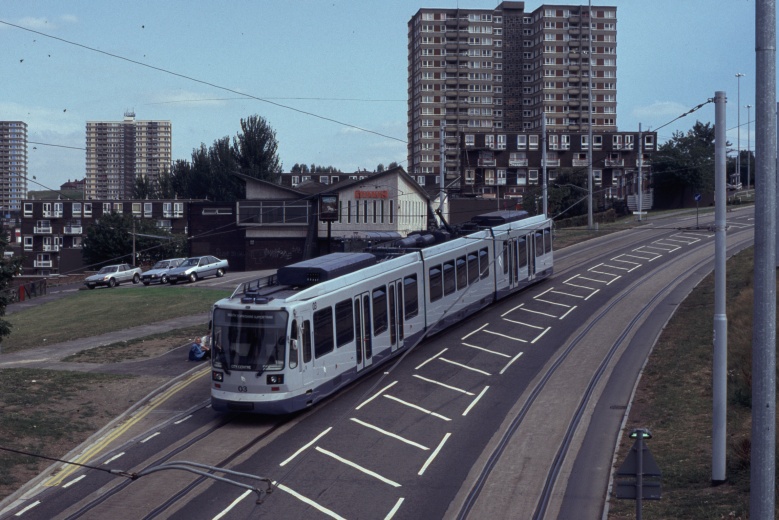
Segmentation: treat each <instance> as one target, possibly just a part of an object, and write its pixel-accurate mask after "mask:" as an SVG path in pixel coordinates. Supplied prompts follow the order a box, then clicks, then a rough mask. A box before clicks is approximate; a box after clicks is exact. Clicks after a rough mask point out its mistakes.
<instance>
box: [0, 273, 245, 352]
mask: <svg viewBox="0 0 779 520" xmlns="http://www.w3.org/2000/svg"><path fill="white" fill-rule="evenodd" d="M230 293H231V292H230V291H217V290H213V289H200V288H196V287H166V288H165V289H164V290H154V289H149V288H144V287H132V288H126V289H121V290H109V289H101V290H95V291H79V292H77V293H76V294H74V295H72V296H69V297H67V298H63V299H61V300H57V301H55V302H49V303H44V304H42V305H38V306H36V307H33V308H30V309H26V310H24V311H22V312H18V313H14V314H12V315H10V316H7V317H6V319H7V321H8V322H9V323H10V324H11V327H12V328H11V335H10V336H8V337H7V338H5V339H4V340H3V343H2V349H3V350H2V351H3V352H6V353H9V352H15V351H18V350H23V349H25V348H32V347H38V346H41V345H43V344H46V343H48V344H52V343H60V342H63V341H69V340H73V339H78V338H85V337H91V336H98V335H100V334H105V333H106V332H111V331H115V330H122V329H125V328H129V327H135V326H138V325H145V324H148V323H154V322H157V321H163V320H167V319H172V318H178V317H181V316H188V315H192V314H197V313H200V312H206V311H208V310H209V309H210V308H211V305H213V303H214V302H215V301H217V300H219V299H220V298H223V297H226V296H229V295H230ZM41 324H45V326H41Z"/></svg>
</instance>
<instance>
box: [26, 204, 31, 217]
mask: <svg viewBox="0 0 779 520" xmlns="http://www.w3.org/2000/svg"><path fill="white" fill-rule="evenodd" d="M24 216H25V217H32V202H25V203H24Z"/></svg>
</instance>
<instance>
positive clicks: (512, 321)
mask: <svg viewBox="0 0 779 520" xmlns="http://www.w3.org/2000/svg"><path fill="white" fill-rule="evenodd" d="M503 319H504V320H506V321H509V322H511V323H516V324H517V325H523V326H525V327H530V328H533V329H543V328H544V327H541V326H539V325H531V324H530V323H525V322H524V321H517V320H512V319H509V318H503ZM463 344H464V343H463ZM506 357H508V356H506Z"/></svg>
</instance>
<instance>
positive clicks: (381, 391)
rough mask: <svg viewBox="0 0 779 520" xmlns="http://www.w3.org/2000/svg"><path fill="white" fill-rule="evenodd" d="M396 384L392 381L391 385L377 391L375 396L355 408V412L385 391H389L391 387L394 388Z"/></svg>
mask: <svg viewBox="0 0 779 520" xmlns="http://www.w3.org/2000/svg"><path fill="white" fill-rule="evenodd" d="M396 383H397V381H393V382H392V383H390V384H388V385H387V386H385V387H384V388H382V389H381V390H379V391H378V392H376V393H375V394H373V395H372V396H371V397H369V398H368V399H366V400H365V401H363V402H362V404H360V406H358V407H357V408H355V410H359V409H360V408H362V407H363V406H365V405H366V404H368V403H370V402H371V401H373V400H374V399H376V398H377V397H379V396H380V395H381V394H382V393H384V392H385V391H387V390H389V389H390V388H392V386H394V385H395V384H396Z"/></svg>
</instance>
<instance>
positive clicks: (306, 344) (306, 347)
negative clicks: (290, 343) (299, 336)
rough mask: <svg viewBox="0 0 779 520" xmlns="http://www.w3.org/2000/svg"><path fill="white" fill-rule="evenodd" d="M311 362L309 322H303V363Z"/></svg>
mask: <svg viewBox="0 0 779 520" xmlns="http://www.w3.org/2000/svg"><path fill="white" fill-rule="evenodd" d="M310 362H311V322H310V321H308V320H306V321H304V322H303V363H310Z"/></svg>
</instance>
